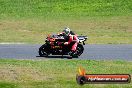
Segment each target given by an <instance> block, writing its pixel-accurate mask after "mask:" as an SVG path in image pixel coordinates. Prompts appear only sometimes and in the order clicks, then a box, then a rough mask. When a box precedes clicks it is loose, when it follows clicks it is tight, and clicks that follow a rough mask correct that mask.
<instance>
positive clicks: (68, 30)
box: [63, 27, 70, 35]
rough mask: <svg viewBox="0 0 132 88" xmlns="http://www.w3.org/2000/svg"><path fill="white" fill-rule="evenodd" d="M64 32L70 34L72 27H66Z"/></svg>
mask: <svg viewBox="0 0 132 88" xmlns="http://www.w3.org/2000/svg"><path fill="white" fill-rule="evenodd" d="M63 32H64V33H65V34H66V35H69V34H70V28H68V27H66V28H64V30H63Z"/></svg>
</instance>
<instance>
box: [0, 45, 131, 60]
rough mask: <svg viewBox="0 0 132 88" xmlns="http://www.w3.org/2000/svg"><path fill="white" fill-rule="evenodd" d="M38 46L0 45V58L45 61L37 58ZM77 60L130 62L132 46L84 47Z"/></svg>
mask: <svg viewBox="0 0 132 88" xmlns="http://www.w3.org/2000/svg"><path fill="white" fill-rule="evenodd" d="M40 46H41V45H39V44H34V45H31V44H0V58H6V59H8V58H12V59H46V58H45V57H39V54H38V49H39V47H40ZM84 48H85V50H84V53H83V54H82V55H81V56H80V57H79V58H73V59H94V60H102V59H103V60H129V61H131V60H132V45H124V44H122V45H110V44H108V45H95V44H93V45H85V46H84ZM48 59H67V56H64V57H61V56H49V57H48Z"/></svg>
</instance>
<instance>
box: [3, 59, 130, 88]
mask: <svg viewBox="0 0 132 88" xmlns="http://www.w3.org/2000/svg"><path fill="white" fill-rule="evenodd" d="M79 66H82V67H84V68H85V69H86V72H87V73H89V74H101V73H102V74H104V73H105V74H117V73H125V74H130V75H132V62H127V61H120V60H118V61H104V60H101V61H96V60H49V59H46V60H12V59H0V88H80V87H81V86H80V85H78V84H77V83H76V79H75V77H76V74H77V73H78V68H79ZM95 87H98V88H131V87H132V83H130V84H87V85H84V86H83V88H95Z"/></svg>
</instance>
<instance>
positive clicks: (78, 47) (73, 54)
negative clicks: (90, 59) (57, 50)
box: [70, 44, 84, 57]
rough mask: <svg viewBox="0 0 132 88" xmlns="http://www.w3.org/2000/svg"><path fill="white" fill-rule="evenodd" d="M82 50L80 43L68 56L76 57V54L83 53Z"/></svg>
mask: <svg viewBox="0 0 132 88" xmlns="http://www.w3.org/2000/svg"><path fill="white" fill-rule="evenodd" d="M83 51H84V48H83V45H82V44H78V45H77V49H76V51H75V52H72V53H71V55H70V56H72V57H78V56H80V55H81V54H82V53H83Z"/></svg>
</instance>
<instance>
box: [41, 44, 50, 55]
mask: <svg viewBox="0 0 132 88" xmlns="http://www.w3.org/2000/svg"><path fill="white" fill-rule="evenodd" d="M39 55H40V56H41V57H47V56H48V55H49V47H48V45H47V44H44V45H42V46H41V47H40V48H39Z"/></svg>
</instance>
